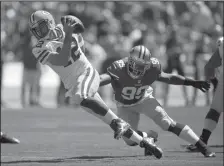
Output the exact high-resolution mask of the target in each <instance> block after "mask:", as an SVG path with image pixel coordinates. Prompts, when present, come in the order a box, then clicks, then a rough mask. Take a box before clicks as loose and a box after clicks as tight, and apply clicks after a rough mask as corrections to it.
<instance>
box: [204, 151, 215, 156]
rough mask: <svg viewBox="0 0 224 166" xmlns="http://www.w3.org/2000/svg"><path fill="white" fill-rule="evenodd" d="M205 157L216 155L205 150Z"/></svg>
mask: <svg viewBox="0 0 224 166" xmlns="http://www.w3.org/2000/svg"><path fill="white" fill-rule="evenodd" d="M204 156H205V157H216V154H215V152H207V153H205V154H204Z"/></svg>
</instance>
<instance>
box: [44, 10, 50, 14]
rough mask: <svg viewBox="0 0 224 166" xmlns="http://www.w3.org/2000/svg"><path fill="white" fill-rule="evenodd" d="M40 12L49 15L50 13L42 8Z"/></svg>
mask: <svg viewBox="0 0 224 166" xmlns="http://www.w3.org/2000/svg"><path fill="white" fill-rule="evenodd" d="M42 13H43V14H46V15H50V13H49V12H47V11H44V10H43V11H42Z"/></svg>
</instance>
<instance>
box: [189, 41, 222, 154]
mask: <svg viewBox="0 0 224 166" xmlns="http://www.w3.org/2000/svg"><path fill="white" fill-rule="evenodd" d="M223 40H224V39H223V37H220V38H219V39H218V42H217V49H216V51H215V52H214V53H213V55H212V56H211V58H210V59H209V61H208V62H207V63H206V65H205V67H204V71H205V77H206V79H207V80H212V79H214V78H215V70H216V69H217V68H218V69H219V75H218V76H216V77H217V79H218V85H217V87H216V90H215V93H214V96H213V99H212V104H211V107H210V109H209V111H208V113H207V115H206V117H205V120H204V128H203V130H202V133H201V136H200V139H201V140H202V141H203V142H204V143H206V144H207V143H208V140H209V138H210V136H211V134H212V132H213V131H214V130H215V128H216V126H217V123H218V121H219V117H220V114H221V113H222V112H223ZM187 149H188V150H190V151H198V149H197V147H195V146H194V145H189V146H188V147H187Z"/></svg>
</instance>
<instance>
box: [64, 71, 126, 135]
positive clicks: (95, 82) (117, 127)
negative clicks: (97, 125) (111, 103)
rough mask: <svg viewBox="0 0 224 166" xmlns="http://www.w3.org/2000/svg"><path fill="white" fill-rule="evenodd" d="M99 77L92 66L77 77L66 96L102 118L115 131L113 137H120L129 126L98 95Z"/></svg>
mask: <svg viewBox="0 0 224 166" xmlns="http://www.w3.org/2000/svg"><path fill="white" fill-rule="evenodd" d="M99 83H100V77H99V74H98V72H97V71H96V70H95V69H93V68H92V67H88V68H87V70H86V72H85V73H83V74H82V75H80V76H79V77H78V78H77V84H76V86H75V87H74V88H72V89H70V90H69V91H68V92H67V93H66V96H67V97H68V96H70V97H72V100H73V101H72V102H74V103H75V104H77V105H80V106H82V107H83V108H84V109H85V110H87V111H88V112H90V113H92V114H93V115H95V116H97V117H98V118H100V119H101V120H103V121H104V122H105V123H106V124H108V125H110V127H111V128H112V129H113V130H114V131H115V134H114V137H115V138H116V139H118V138H120V137H121V136H122V135H123V133H124V132H126V131H127V130H128V129H129V128H130V126H129V124H127V123H126V122H124V121H123V120H121V119H119V118H118V117H117V115H115V114H114V113H113V111H112V110H110V109H109V108H108V107H107V105H106V104H105V103H104V102H103V100H102V99H101V98H100V96H99V95H98V93H97V91H98V89H99Z"/></svg>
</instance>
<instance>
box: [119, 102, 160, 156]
mask: <svg viewBox="0 0 224 166" xmlns="http://www.w3.org/2000/svg"><path fill="white" fill-rule="evenodd" d="M141 109H142V105H136V106H132V107H119V106H118V107H117V115H118V117H120V118H122V119H123V120H124V121H126V122H128V123H129V124H130V125H131V127H132V129H133V130H135V131H136V132H137V133H138V134H139V135H140V136H142V137H143V138H149V139H151V140H153V141H152V143H155V142H156V141H157V138H158V133H156V132H155V131H152V130H150V131H149V132H148V133H146V132H144V131H140V130H138V124H139V120H140V112H141ZM138 111H139V112H138ZM123 140H124V141H125V143H126V144H127V145H129V146H137V145H138V143H137V142H135V141H132V140H131V139H128V138H126V137H124V136H123ZM149 155H150V156H151V155H152V153H151V149H147V148H145V156H149Z"/></svg>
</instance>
